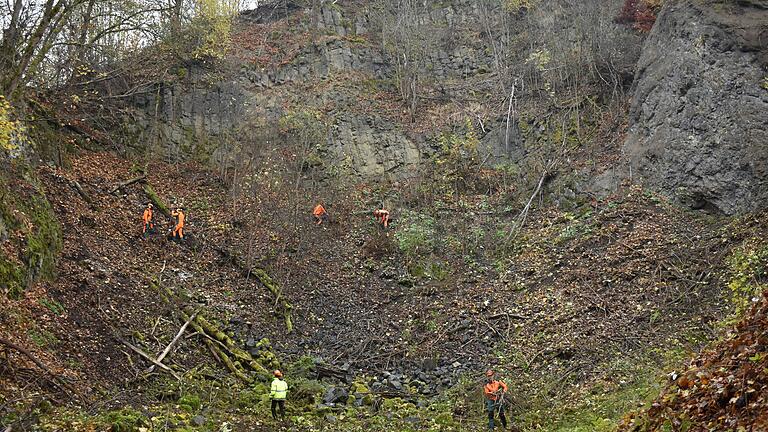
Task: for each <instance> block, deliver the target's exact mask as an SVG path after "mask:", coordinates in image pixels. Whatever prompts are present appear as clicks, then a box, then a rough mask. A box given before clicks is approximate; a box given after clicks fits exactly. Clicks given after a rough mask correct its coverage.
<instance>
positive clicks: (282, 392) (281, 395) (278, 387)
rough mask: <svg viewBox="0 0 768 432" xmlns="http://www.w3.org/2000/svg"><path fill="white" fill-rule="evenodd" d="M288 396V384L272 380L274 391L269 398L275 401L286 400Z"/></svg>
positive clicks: (276, 379) (278, 379)
mask: <svg viewBox="0 0 768 432" xmlns="http://www.w3.org/2000/svg"><path fill="white" fill-rule="evenodd" d="M287 395H288V383H287V382H285V381H283V380H281V379H280V378H275V379H273V380H272V390H271V391H270V392H269V398H270V399H275V400H285V397H286V396H287Z"/></svg>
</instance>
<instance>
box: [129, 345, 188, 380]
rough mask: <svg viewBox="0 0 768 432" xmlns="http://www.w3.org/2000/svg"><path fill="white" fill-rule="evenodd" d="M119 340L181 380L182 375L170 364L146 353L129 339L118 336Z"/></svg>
mask: <svg viewBox="0 0 768 432" xmlns="http://www.w3.org/2000/svg"><path fill="white" fill-rule="evenodd" d="M117 340H118V341H120V343H122V344H123V345H125V346H127V347H128V348H130V349H131V350H132V351H133V352H135V353H136V354H138V355H140V356H142V357H144V358H145V359H147V360H149V361H150V362H152V363H153V364H154V365H155V366H158V367H159V368H160V369H162V370H164V371H166V372H168V373H170V374H171V375H173V377H174V378H176V379H177V380H179V381H181V377H180V376H179V374H177V373H176V372H175V371H174V370H173V369H171V368H169V367H168V366H166V365H165V364H163V363H160V362H159V361H157V360H155V359H153V358H152V356H150V355H149V354H147V353H145V352H144V351H142V350H141V349H139V348H137V347H136V346H134V345H133V344H131V343H130V342H128V341H127V340H125V339H122V338H117Z"/></svg>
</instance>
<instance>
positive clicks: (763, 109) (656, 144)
mask: <svg viewBox="0 0 768 432" xmlns="http://www.w3.org/2000/svg"><path fill="white" fill-rule="evenodd" d="M767 65H768V2H766V1H764V0H744V1H738V2H725V1H715V0H704V1H699V0H695V1H694V0H685V1H680V0H676V1H671V2H669V3H667V5H666V6H665V7H664V9H663V10H662V12H661V14H660V15H659V17H658V20H657V22H656V25H655V27H654V29H653V30H652V32H651V34H650V35H649V37H648V39H647V40H646V43H645V47H644V49H643V53H642V57H641V59H640V61H639V64H638V67H637V73H636V77H635V88H634V95H633V99H632V105H631V109H630V119H629V121H630V130H629V134H628V136H627V139H626V142H625V147H624V148H625V151H626V152H627V154H628V156H629V158H630V163H631V167H632V170H633V175H634V177H635V178H636V179H637V178H638V177H639V179H640V180H641V181H642V182H644V183H646V184H648V185H650V186H652V187H654V188H657V189H658V190H660V191H662V192H664V193H666V194H668V195H669V196H671V197H673V198H674V199H675V200H676V201H677V202H679V203H681V204H683V205H687V206H689V207H691V208H694V209H707V210H710V211H713V212H721V213H725V214H735V213H739V212H743V211H749V210H752V209H756V208H762V207H765V206H766V205H768V183H767V182H768V81H767V80H768V78H767V77H768V70H767V69H766V66H767Z"/></svg>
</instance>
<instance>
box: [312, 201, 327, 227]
mask: <svg viewBox="0 0 768 432" xmlns="http://www.w3.org/2000/svg"><path fill="white" fill-rule="evenodd" d="M312 215H313V216H314V217H315V223H317V224H318V225H320V224H322V223H323V221H327V220H328V212H327V211H325V207H323V205H322V204H320V203H318V204H317V205H316V206H315V209H314V210H312Z"/></svg>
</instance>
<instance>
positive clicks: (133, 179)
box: [109, 174, 147, 195]
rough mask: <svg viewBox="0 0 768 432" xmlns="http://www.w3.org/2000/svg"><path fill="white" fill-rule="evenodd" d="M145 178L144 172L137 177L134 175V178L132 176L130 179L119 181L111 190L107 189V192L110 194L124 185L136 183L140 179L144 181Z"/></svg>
mask: <svg viewBox="0 0 768 432" xmlns="http://www.w3.org/2000/svg"><path fill="white" fill-rule="evenodd" d="M146 178H147V175H146V174H142V175H140V176H138V177H134V178H132V179H130V180H126V181H124V182H120V183H118V184H117V185H116V186H115V187H113V188H112V190H110V191H109V194H110V195H112V194H114V193H115V192H117V191H119V190H120V189H122V188H124V187H126V186H130V185H132V184H134V183H138V182H140V181H144V180H145V179H146Z"/></svg>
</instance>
